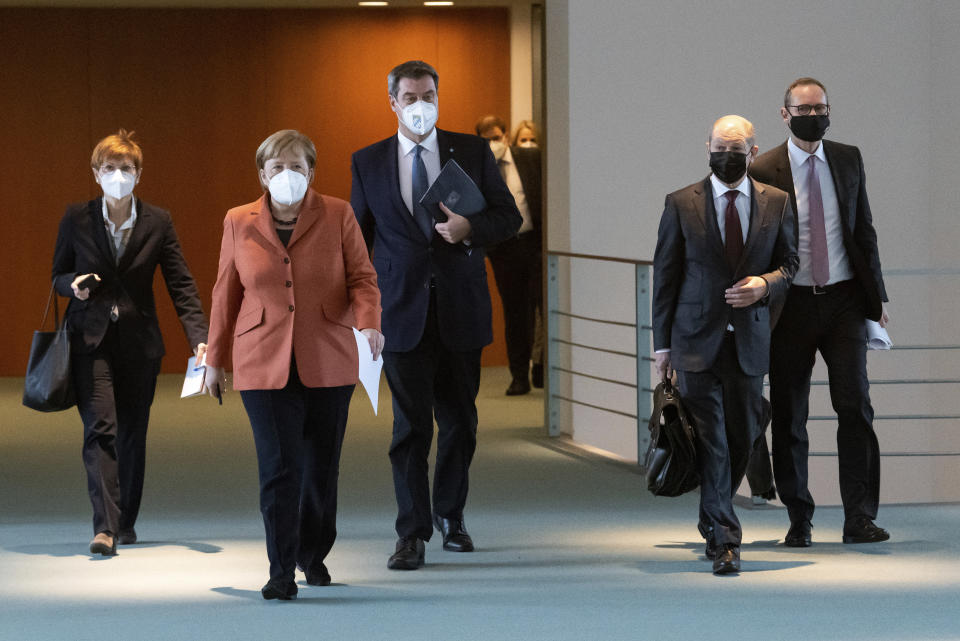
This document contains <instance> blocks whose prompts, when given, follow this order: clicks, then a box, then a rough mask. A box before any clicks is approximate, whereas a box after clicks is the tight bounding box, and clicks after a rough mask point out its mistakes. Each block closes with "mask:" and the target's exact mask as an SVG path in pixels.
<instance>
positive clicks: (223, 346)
mask: <svg viewBox="0 0 960 641" xmlns="http://www.w3.org/2000/svg"><path fill="white" fill-rule="evenodd" d="M256 159H257V167H258V169H259V174H260V183H261V185H262V187H263V189H264V194H263V196H261V197H260V199H259V200H257V201H255V202H252V203H249V204H247V205H242V206H240V207H234V208H233V209H231V210H230V211H228V212H227V216H226V218H225V219H224V221H223V240H222V243H221V245H220V267H219V271H218V274H217V282H216V284H215V285H214V286H213V306H212V309H211V323H210V335H209V340H208V341H207V343H208V346H207V349H206V352H205V353H206V364H207V377H206V378H207V391H208V392H209V393H210V394H212V395H219V394H220V392H221V382H222V380H223V370H224V368H227V367H229V365H230V363H231V361H232V363H233V388H234V389H236V390H239V391H240V398H241V399H242V400H243V405H244V408H245V409H246V411H247V416H248V417H249V418H250V425H251V427H252V428H253V439H254V443H255V445H256V450H257V461H258V466H259V473H260V511H261V513H262V514H263V523H264V527H265V529H266V538H267V557H268V558H269V560H270V580H269V582H268V583H267V584H266V585H265V586H263V589H262V590H261V593H262V594H263V598H265V599H292V598H294V597H295V596H296V594H297V584H296V582H295V580H294V572H295V570H296V568H297V567H298V566H299V567H300V569H301V570H303V572H304V574H305V575H306V580H307V583H309V584H310V585H329V584H330V574H329V573H328V572H327V568H326V565H324V558H325V557H326V555H327V553H328V552H330V549H331V547H333V541H334V539H335V538H336V535H337V531H336V511H337V476H338V474H339V462H340V447H341V444H342V443H343V434H344V429H345V427H346V423H347V410H348V408H349V405H350V397H351V395H352V394H353V389H354V387H355V385H356V382H357V377H358V361H357V358H358V356H357V344H356V340H355V339H354V337H353V330H352V329H351V328H352V327H357V328H360V330H361V332H362V333H363V334H364V335H365V336H366V337H367V339H368V340H369V342H370V348H371V350H372V351H373V354H374V358H376V357H378V356H379V354H380V351H381V350H382V349H383V342H384V339H383V335H382V334H381V333H380V291H379V290H378V289H377V275H376V272H375V271H374V269H373V266H372V265H371V264H370V260H369V257H368V254H367V249H366V245H365V244H364V241H363V236H362V235H361V233H360V228H359V227H358V226H357V222H356V219H355V217H354V215H353V210H352V209H351V208H350V204H349V203H347V202H345V201H343V200H340V199H338V198H333V197H331V196H324V195H321V194H319V193H317V192H316V191H314V190H312V189H310V188H309V187H308V185H309V184H310V183H311V182H312V181H313V177H314V165H315V164H316V159H317V152H316V148H315V147H314V145H313V143H312V142H311V141H310V139H309V138H307V137H306V136H304V135H303V134H301V133H299V132H297V131H293V130H290V129H287V130H282V131H278V132H276V133H275V134H273V135H271V136H270V137H269V138H267V139H266V140H264V141H263V143H262V144H261V145H260V148H259V149H258V150H257V158H256Z"/></svg>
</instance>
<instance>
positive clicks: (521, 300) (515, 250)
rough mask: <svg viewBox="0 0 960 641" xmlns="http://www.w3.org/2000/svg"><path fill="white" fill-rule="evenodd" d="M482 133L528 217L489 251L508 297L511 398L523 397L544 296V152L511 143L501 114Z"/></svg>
mask: <svg viewBox="0 0 960 641" xmlns="http://www.w3.org/2000/svg"><path fill="white" fill-rule="evenodd" d="M476 132H477V135H478V136H480V137H481V138H484V139H486V140H487V141H488V142H489V143H490V149H491V150H492V151H493V156H494V158H496V159H497V167H498V168H499V169H500V174H501V175H502V176H503V180H504V182H506V183H507V187H508V188H509V189H510V193H511V194H513V198H514V201H515V202H516V204H517V209H518V210H520V215H521V216H522V217H523V224H522V225H520V229H519V230H518V232H517V235H516V236H514V237H512V238H509V239H507V240H505V241H503V242H501V243H498V244H497V245H496V246H493V247H491V248H489V249H488V250H487V255H488V256H489V257H490V264H491V265H492V266H493V275H494V277H495V278H496V281H497V290H498V291H499V292H500V298H501V300H502V301H503V320H504V334H505V336H506V341H507V359H508V362H509V364H510V375H511V381H510V386H509V387H508V388H507V396H517V395H520V394H526V393H527V392H529V391H530V374H529V373H530V360H531V358H532V351H533V343H534V332H535V327H536V313H537V310H538V309H539V308H540V303H541V300H542V284H541V274H542V270H541V261H542V251H541V249H542V241H541V229H540V220H541V210H542V207H541V197H540V184H541V180H540V177H541V166H540V150H539V149H537V148H536V147H529V148H527V147H517V146H513V147H511V146H508V145H507V139H508V136H507V133H506V132H507V126H506V123H505V122H504V121H503V120H502V119H501V118H499V117H498V116H494V115H489V116H484V117H483V118H481V119H480V120H478V121H477V124H476ZM541 358H542V352H541ZM533 366H534V379H535V380H534V382H535V383H539V384H540V385H539V386H540V387H542V386H543V361H542V360H540V361H539V362H538V361H534V364H533Z"/></svg>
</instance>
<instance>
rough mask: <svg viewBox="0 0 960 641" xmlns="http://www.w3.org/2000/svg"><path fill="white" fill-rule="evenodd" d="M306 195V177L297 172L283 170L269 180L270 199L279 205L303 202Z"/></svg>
mask: <svg viewBox="0 0 960 641" xmlns="http://www.w3.org/2000/svg"><path fill="white" fill-rule="evenodd" d="M306 193H307V177H306V176H304V175H303V174H301V173H300V172H299V171H293V170H292V169H284V170H283V171H281V172H280V173H279V174H277V175H275V176H274V177H273V178H271V179H270V197H271V198H272V199H273V200H274V201H276V202H278V203H280V204H281V205H292V204H294V203H298V202H300V201H301V200H303V197H304V195H305V194H306Z"/></svg>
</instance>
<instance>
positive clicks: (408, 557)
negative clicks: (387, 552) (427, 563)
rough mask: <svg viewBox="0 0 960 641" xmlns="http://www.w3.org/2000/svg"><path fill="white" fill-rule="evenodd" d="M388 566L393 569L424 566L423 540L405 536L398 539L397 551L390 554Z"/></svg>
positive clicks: (412, 568) (414, 568) (411, 568)
mask: <svg viewBox="0 0 960 641" xmlns="http://www.w3.org/2000/svg"><path fill="white" fill-rule="evenodd" d="M387 567H388V568H390V569H391V570H416V569H419V568H421V567H423V540H422V539H418V538H417V537H415V536H404V537H401V538H400V540H399V541H397V551H396V552H394V553H393V554H392V555H391V556H390V560H388V561H387Z"/></svg>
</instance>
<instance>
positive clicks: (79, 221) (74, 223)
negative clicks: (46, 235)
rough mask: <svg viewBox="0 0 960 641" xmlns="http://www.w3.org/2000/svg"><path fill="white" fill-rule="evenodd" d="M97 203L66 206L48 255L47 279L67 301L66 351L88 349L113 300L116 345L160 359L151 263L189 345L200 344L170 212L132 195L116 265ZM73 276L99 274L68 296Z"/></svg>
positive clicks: (189, 278)
mask: <svg viewBox="0 0 960 641" xmlns="http://www.w3.org/2000/svg"><path fill="white" fill-rule="evenodd" d="M102 200H103V199H102V197H101V198H97V199H95V200H91V201H90V202H88V203H78V204H75V205H70V206H69V207H67V211H66V213H65V214H64V215H63V219H62V220H61V221H60V231H59V233H58V235H57V246H56V249H55V250H54V254H53V283H54V285H55V287H56V289H57V291H58V292H59V293H60V295H61V296H67V297H69V298H70V304H69V305H68V306H67V312H66V321H67V324H68V327H69V329H70V333H71V336H72V337H73V340H72V346H73V349H74V350H76V351H79V352H81V353H90V352H92V351H93V350H94V349H96V347H97V346H98V345H99V344H100V342H101V341H102V340H103V336H104V334H106V332H107V328H108V327H109V326H110V310H111V309H112V308H113V306H114V304H116V305H117V308H118V310H119V319H118V320H117V330H118V331H119V341H120V346H121V349H123V350H125V351H127V352H128V353H131V354H134V355H137V356H142V357H144V358H154V359H156V358H161V357H162V356H163V354H164V347H163V338H162V337H161V336H160V326H159V325H158V323H157V309H156V305H155V302H154V298H153V277H154V273H155V272H156V270H157V266H158V265H159V267H160V270H161V272H162V273H163V279H164V281H165V282H166V284H167V291H168V292H169V293H170V298H171V299H172V300H173V306H174V307H175V308H176V310H177V314H178V315H179V317H180V323H181V324H182V325H183V329H184V332H186V335H187V340H189V341H190V346H191V347H196V346H197V345H198V344H199V343H205V342H206V340H207V319H206V317H205V316H204V314H203V308H202V306H201V304H200V298H199V297H198V296H197V285H196V283H195V282H194V280H193V275H192V274H191V273H190V270H189V269H188V268H187V263H186V261H184V259H183V253H182V252H181V251H180V242H179V241H178V240H177V233H176V231H175V230H174V228H173V221H172V220H171V218H170V213H169V212H167V211H165V210H163V209H159V208H158V207H154V206H153V205H150V204H148V203H145V202H143V201H142V200H139V199H138V200H137V223H136V225H134V227H133V231H132V232H131V233H130V239H129V241H128V242H127V248H126V250H125V251H124V254H123V257H122V258H121V259H120V264H119V265H117V264H116V262H115V261H114V259H113V252H112V250H111V247H110V242H111V241H110V239H109V238H108V234H107V230H106V228H105V227H104V223H103V209H102V208H103V204H102ZM79 274H97V275H98V276H100V278H101V279H102V282H101V285H100V287H99V289H97V290H96V292H94V293H93V294H91V296H90V298H88V299H87V300H79V299H77V298H75V297H74V295H73V290H72V289H71V287H70V284H71V283H72V282H73V280H74V279H75V278H76V277H77V276H78V275H79Z"/></svg>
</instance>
